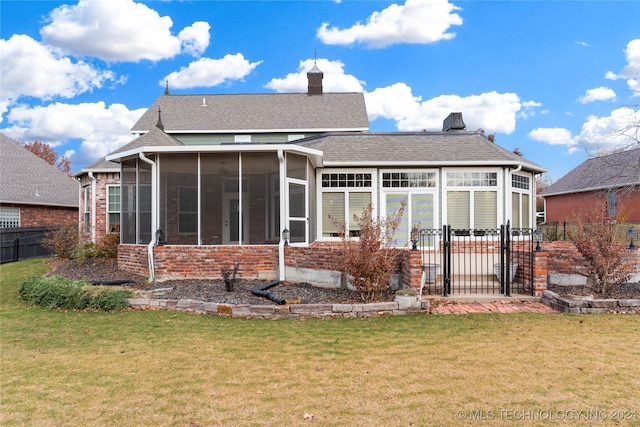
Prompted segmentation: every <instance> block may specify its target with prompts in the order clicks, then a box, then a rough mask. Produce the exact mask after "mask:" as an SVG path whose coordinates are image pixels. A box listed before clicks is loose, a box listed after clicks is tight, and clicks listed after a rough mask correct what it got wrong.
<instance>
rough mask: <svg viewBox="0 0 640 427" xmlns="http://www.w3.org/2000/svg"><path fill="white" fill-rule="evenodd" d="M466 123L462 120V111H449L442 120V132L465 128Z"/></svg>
mask: <svg viewBox="0 0 640 427" xmlns="http://www.w3.org/2000/svg"><path fill="white" fill-rule="evenodd" d="M466 128H467V125H465V124H464V121H463V120H462V113H451V114H449V115H448V116H447V118H446V119H444V120H443V121H442V132H451V131H456V130H458V131H460V130H465V129H466Z"/></svg>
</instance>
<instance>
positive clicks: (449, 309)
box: [431, 301, 560, 314]
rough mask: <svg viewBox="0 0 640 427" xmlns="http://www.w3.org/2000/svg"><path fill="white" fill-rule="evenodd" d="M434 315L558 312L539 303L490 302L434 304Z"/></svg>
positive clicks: (432, 310) (432, 309)
mask: <svg viewBox="0 0 640 427" xmlns="http://www.w3.org/2000/svg"><path fill="white" fill-rule="evenodd" d="M431 312H432V313H434V314H469V313H548V314H559V313H560V312H559V311H557V310H554V309H553V308H551V307H549V306H547V305H544V304H542V303H540V302H530V301H514V302H511V301H492V302H456V301H451V302H446V303H441V304H434V306H432V308H431Z"/></svg>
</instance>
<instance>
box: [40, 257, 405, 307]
mask: <svg viewBox="0 0 640 427" xmlns="http://www.w3.org/2000/svg"><path fill="white" fill-rule="evenodd" d="M52 263H53V268H52V270H51V272H50V273H49V275H60V276H63V277H66V278H68V279H74V280H87V281H112V280H119V279H131V280H132V282H133V283H131V284H128V285H124V286H131V287H135V288H137V289H139V290H141V291H144V292H145V293H147V294H148V295H150V296H153V297H154V298H161V299H192V300H197V301H206V302H217V303H221V304H251V305H260V304H268V305H272V304H276V303H275V302H273V301H272V300H269V299H267V298H263V297H259V296H256V295H253V294H252V293H251V290H252V289H253V288H255V287H257V286H260V285H264V284H266V283H268V282H265V281H260V280H243V279H242V278H240V279H238V280H237V282H236V283H235V286H234V290H233V291H231V292H229V291H227V290H226V289H225V285H224V281H223V280H222V279H219V280H215V279H214V280H209V279H184V280H166V281H162V282H156V283H155V284H149V283H147V279H146V277H144V276H139V275H136V274H131V273H129V272H126V271H122V270H119V269H118V265H117V262H116V260H114V259H106V258H90V259H86V260H69V261H63V260H54V261H52ZM267 292H269V293H270V294H272V295H275V296H277V297H279V298H282V299H284V300H286V301H287V303H294V304H341V303H342V304H354V303H362V302H363V301H362V299H361V298H360V295H359V294H358V293H357V292H355V291H350V290H348V289H336V288H321V287H317V286H312V285H310V284H308V283H289V282H285V283H281V284H279V285H277V286H275V287H273V288H270V289H269V290H268V291H267ZM393 299H394V293H389V294H387V295H385V296H384V298H383V301H393Z"/></svg>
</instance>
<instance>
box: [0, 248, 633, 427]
mask: <svg viewBox="0 0 640 427" xmlns="http://www.w3.org/2000/svg"><path fill="white" fill-rule="evenodd" d="M45 271H46V265H45V263H44V262H43V261H42V260H33V261H23V262H19V263H12V264H6V265H2V266H0V281H1V288H0V291H1V293H0V322H1V323H0V328H1V330H0V345H1V352H2V354H1V356H2V357H1V365H0V367H1V394H0V397H1V402H0V404H1V406H0V425H2V426H76V425H77V426H142V425H145V426H146V425H152V426H211V425H214V426H215V425H225V426H227V425H228V426H264V425H267V426H296V425H312V424H315V425H322V426H390V425H394V426H395V425H397V426H409V425H413V426H430V425H478V424H479V425H510V426H514V425H520V424H526V425H531V426H535V425H541V426H542V425H545V426H547V425H550V424H556V423H557V424H562V425H576V424H579V425H590V424H597V425H622V426H626V425H629V426H631V425H640V414H638V412H640V408H639V407H638V406H640V405H639V402H640V400H639V399H638V396H640V316H638V315H587V316H572V315H557V314H555V315H542V314H524V313H523V314H502V315H501V314H477V315H459V316H458V315H415V316H395V317H383V318H375V319H330V320H276V321H274V320H249V319H232V318H223V317H215V316H208V315H194V314H187V313H177V312H162V311H148V312H134V311H129V312H122V313H108V314H107V313H91V312H64V311H52V310H47V309H42V308H37V307H29V306H27V305H25V304H24V303H23V302H21V301H20V300H19V299H18V289H19V286H20V284H21V283H22V281H23V280H24V279H25V278H26V277H29V276H30V275H34V274H42V273H43V272H45ZM620 410H622V411H630V412H615V411H620ZM461 411H462V412H461ZM579 411H583V412H579ZM633 411H635V412H633ZM620 416H623V417H625V418H633V417H634V416H635V421H629V420H616V419H613V418H619V417H620ZM463 417H466V419H464V420H463V419H462V418H463ZM589 417H590V420H589V419H588V418H589ZM605 417H606V419H603V418H605ZM531 418H533V420H531ZM536 418H542V419H536ZM549 418H553V420H549ZM562 418H564V419H562ZM595 418H598V419H597V420H596V419H595ZM482 419H484V421H482Z"/></svg>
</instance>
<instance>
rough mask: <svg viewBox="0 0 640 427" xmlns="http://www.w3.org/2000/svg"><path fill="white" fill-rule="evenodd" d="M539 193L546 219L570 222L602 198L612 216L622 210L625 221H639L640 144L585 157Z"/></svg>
mask: <svg viewBox="0 0 640 427" xmlns="http://www.w3.org/2000/svg"><path fill="white" fill-rule="evenodd" d="M540 195H541V196H542V197H543V198H544V201H545V211H546V221H547V223H562V222H571V221H572V220H573V219H574V217H575V215H576V214H579V213H580V212H582V211H585V210H588V209H589V208H591V207H592V206H595V205H596V204H598V203H601V202H605V203H606V204H607V207H608V210H609V214H610V215H611V216H616V215H617V214H618V213H624V215H625V216H626V218H625V221H626V222H630V223H639V222H640V148H635V149H631V150H626V151H620V152H616V153H613V154H609V155H606V156H600V157H594V158H591V159H588V160H585V161H584V162H583V163H581V164H580V165H578V166H577V167H576V168H575V169H573V170H571V171H570V172H569V173H567V174H566V175H565V176H563V177H562V178H560V179H559V180H558V181H556V182H555V183H553V184H551V185H549V186H548V187H547V188H545V189H544V190H543V191H542V192H541V193H540Z"/></svg>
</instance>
